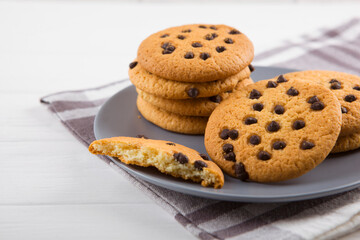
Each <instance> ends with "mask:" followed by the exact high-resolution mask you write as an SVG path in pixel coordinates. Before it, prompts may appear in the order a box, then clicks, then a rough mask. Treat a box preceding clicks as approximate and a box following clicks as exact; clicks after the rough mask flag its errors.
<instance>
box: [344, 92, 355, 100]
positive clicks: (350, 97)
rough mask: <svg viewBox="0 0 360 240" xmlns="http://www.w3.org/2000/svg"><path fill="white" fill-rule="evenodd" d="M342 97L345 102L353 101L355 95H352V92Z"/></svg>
mask: <svg viewBox="0 0 360 240" xmlns="http://www.w3.org/2000/svg"><path fill="white" fill-rule="evenodd" d="M344 99H345V101H347V102H353V101H355V100H356V97H355V95H353V94H349V95H346V96H345V98H344Z"/></svg>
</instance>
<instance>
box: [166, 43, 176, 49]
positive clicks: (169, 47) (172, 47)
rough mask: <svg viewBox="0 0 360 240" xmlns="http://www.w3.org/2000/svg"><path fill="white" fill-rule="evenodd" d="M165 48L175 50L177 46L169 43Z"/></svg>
mask: <svg viewBox="0 0 360 240" xmlns="http://www.w3.org/2000/svg"><path fill="white" fill-rule="evenodd" d="M165 50H169V51H174V50H175V47H174V46H173V45H171V44H169V45H168V46H167V47H166V48H165Z"/></svg>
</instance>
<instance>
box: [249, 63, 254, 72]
mask: <svg viewBox="0 0 360 240" xmlns="http://www.w3.org/2000/svg"><path fill="white" fill-rule="evenodd" d="M249 70H250V72H253V71H255V68H254V66H253V65H251V64H249Z"/></svg>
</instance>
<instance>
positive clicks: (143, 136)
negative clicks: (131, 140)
mask: <svg viewBox="0 0 360 240" xmlns="http://www.w3.org/2000/svg"><path fill="white" fill-rule="evenodd" d="M136 137H137V138H144V139H149V138H148V137H146V136H145V135H142V134H139V135H136Z"/></svg>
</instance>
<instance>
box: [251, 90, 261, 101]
mask: <svg viewBox="0 0 360 240" xmlns="http://www.w3.org/2000/svg"><path fill="white" fill-rule="evenodd" d="M261 96H262V95H261V93H260V92H259V91H258V90H256V89H253V90H252V91H251V93H250V96H249V98H250V99H259V98H260V97H261Z"/></svg>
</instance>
